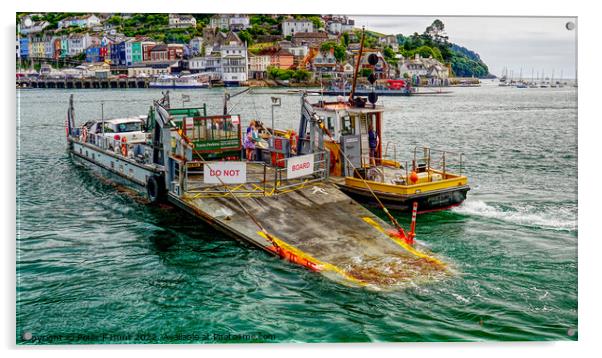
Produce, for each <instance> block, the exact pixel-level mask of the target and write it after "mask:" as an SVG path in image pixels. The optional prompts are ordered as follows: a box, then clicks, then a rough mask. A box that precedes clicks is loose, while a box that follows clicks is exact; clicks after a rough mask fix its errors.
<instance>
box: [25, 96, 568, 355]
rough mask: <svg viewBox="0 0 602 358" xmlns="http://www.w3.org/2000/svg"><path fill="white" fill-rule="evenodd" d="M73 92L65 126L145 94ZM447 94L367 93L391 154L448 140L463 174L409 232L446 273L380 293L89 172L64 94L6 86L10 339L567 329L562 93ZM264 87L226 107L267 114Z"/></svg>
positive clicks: (290, 106) (291, 119)
mask: <svg viewBox="0 0 602 358" xmlns="http://www.w3.org/2000/svg"><path fill="white" fill-rule="evenodd" d="M264 91H266V90H264ZM73 92H75V105H76V117H77V121H78V123H81V121H83V120H84V119H88V118H92V117H100V104H99V101H101V100H104V101H106V102H105V106H104V113H105V115H106V116H107V117H111V116H126V115H136V114H145V113H146V112H147V111H148V108H149V106H150V104H151V100H152V99H157V98H159V97H160V91H155V90H79V91H75V90H74V91H73ZM266 92H270V91H266ZM453 92H454V93H453V94H452V95H449V96H424V97H419V96H416V97H410V98H407V97H402V98H394V97H389V98H383V99H381V103H383V104H384V105H385V106H386V107H387V108H388V110H389V111H388V113H387V117H386V124H385V125H386V127H387V128H388V130H387V132H386V137H385V138H384V141H385V142H386V141H388V140H391V141H394V142H397V143H399V145H398V157H401V156H402V155H401V153H404V156H403V157H404V158H406V159H409V158H410V152H411V150H412V149H413V148H414V146H416V145H429V146H432V147H439V148H442V149H453V150H458V151H462V152H464V153H465V155H466V157H465V160H466V166H465V170H466V172H467V173H468V175H469V179H470V184H471V186H472V190H471V191H470V192H469V194H468V199H467V201H466V202H465V203H464V204H463V205H462V206H460V207H458V208H456V209H453V210H451V211H447V212H440V213H431V214H425V215H422V216H420V217H419V218H418V226H417V237H418V239H419V240H420V241H422V242H423V243H425V244H426V245H428V246H429V247H430V249H431V250H432V251H434V252H435V253H437V254H438V255H440V256H442V257H445V258H446V259H447V260H448V261H451V262H453V264H454V266H455V267H457V269H458V272H459V274H458V275H457V276H455V277H452V278H450V279H448V280H446V281H443V282H437V283H432V284H429V285H424V286H416V287H411V288H408V289H405V290H402V291H396V292H387V293H383V292H372V291H367V290H363V289H357V288H349V287H344V286H341V285H338V284H336V283H334V282H331V281H329V280H328V279H326V278H324V277H323V276H321V275H319V274H315V273H311V272H308V271H307V270H305V269H303V268H300V267H297V266H294V265H292V264H289V263H287V262H284V261H282V260H279V259H278V258H275V257H273V256H270V255H268V254H267V253H264V252H263V251H260V250H258V249H255V248H253V247H251V246H250V245H247V244H244V243H240V242H237V241H234V240H231V239H229V238H227V237H224V236H223V235H221V234H219V233H217V232H215V231H213V230H212V229H211V228H209V227H207V226H204V225H203V224H201V223H199V222H198V221H197V220H195V219H194V218H191V217H188V216H186V215H185V214H183V213H182V212H180V211H179V210H177V209H175V208H172V207H168V206H166V207H149V206H146V205H144V204H143V203H141V202H139V201H138V200H136V198H134V197H132V196H131V195H130V194H128V193H126V192H122V191H119V190H118V189H117V188H115V187H113V186H112V185H110V183H107V182H103V181H100V180H99V179H98V178H97V177H95V176H93V175H92V174H91V173H90V172H88V171H87V170H85V169H82V168H80V167H78V166H76V165H74V163H73V161H72V160H71V159H70V158H69V156H68V155H67V152H66V150H65V138H64V136H65V132H64V121H65V116H66V108H67V102H68V95H69V93H71V91H65V90H23V91H20V92H19V93H18V100H19V103H20V107H19V108H20V122H19V125H18V130H19V131H20V137H19V139H20V140H19V142H18V143H19V145H20V151H19V153H18V168H17V173H18V174H17V175H18V178H17V180H18V189H17V190H18V193H17V200H18V202H17V208H18V224H17V229H18V232H19V235H18V238H17V240H18V242H17V327H16V337H17V342H18V343H32V342H33V343H141V342H149V343H157V342H165V343H190V342H200V343H218V342H221V343H223V342H351V341H353V342H379V341H475V340H575V339H577V337H578V331H577V98H576V97H577V94H576V90H575V89H573V88H563V89H515V88H500V87H497V86H484V87H481V88H457V89H453ZM181 93H186V94H190V95H191V99H192V101H193V104H199V103H200V102H201V94H202V95H203V100H204V101H206V102H207V103H208V105H209V108H210V113H215V112H218V111H220V109H221V106H222V103H221V99H222V93H221V90H218V89H215V90H204V91H202V92H200V91H196V92H194V91H190V90H188V91H176V92H175V93H173V94H172V105H178V104H180V103H181ZM271 95H273V94H270V93H265V94H262V95H253V96H249V95H245V96H239V97H235V98H233V101H232V103H233V104H234V105H235V109H234V113H236V112H238V113H240V114H241V115H242V116H243V118H244V119H245V122H246V120H250V119H252V118H260V119H261V120H263V121H264V122H267V123H269V121H270V113H271V108H270V98H269V97H270V96H271ZM316 99H317V98H316ZM282 102H283V105H282V107H280V108H276V110H275V113H276V125H277V126H278V127H284V126H287V127H289V126H292V125H293V123H296V121H297V119H298V116H299V106H300V102H299V98H298V97H297V96H282ZM375 212H376V211H375ZM399 219H400V221H401V222H402V225H404V226H408V222H409V218H408V217H407V215H402V216H400V217H399ZM24 336H25V337H26V338H30V337H31V339H29V340H25V339H23V337H24Z"/></svg>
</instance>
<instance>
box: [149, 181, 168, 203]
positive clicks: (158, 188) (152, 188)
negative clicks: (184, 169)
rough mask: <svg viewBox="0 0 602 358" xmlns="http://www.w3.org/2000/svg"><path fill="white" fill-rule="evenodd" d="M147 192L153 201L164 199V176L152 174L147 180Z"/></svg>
mask: <svg viewBox="0 0 602 358" xmlns="http://www.w3.org/2000/svg"><path fill="white" fill-rule="evenodd" d="M146 194H147V195H148V200H150V202H151V203H157V202H159V201H162V199H163V196H164V194H165V187H164V181H163V178H162V177H161V176H159V175H151V176H150V177H148V180H147V181H146Z"/></svg>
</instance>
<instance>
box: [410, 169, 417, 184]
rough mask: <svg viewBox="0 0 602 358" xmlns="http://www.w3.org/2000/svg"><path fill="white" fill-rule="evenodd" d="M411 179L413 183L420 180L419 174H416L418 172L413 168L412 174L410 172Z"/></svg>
mask: <svg viewBox="0 0 602 358" xmlns="http://www.w3.org/2000/svg"><path fill="white" fill-rule="evenodd" d="M410 181H411V182H412V184H416V182H417V181H418V174H416V172H415V171H413V170H412V174H410Z"/></svg>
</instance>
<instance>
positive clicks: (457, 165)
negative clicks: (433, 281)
mask: <svg viewBox="0 0 602 358" xmlns="http://www.w3.org/2000/svg"><path fill="white" fill-rule="evenodd" d="M308 106H311V107H308V108H306V110H311V111H312V112H313V114H314V115H316V116H317V117H318V118H319V119H320V121H321V122H322V123H323V126H324V129H325V130H324V137H325V138H324V140H325V147H326V148H327V149H328V150H329V152H330V154H329V155H330V158H329V159H330V160H329V169H330V176H331V180H333V181H334V182H335V183H336V184H337V186H338V187H339V188H340V189H341V190H342V191H343V192H345V193H347V194H348V195H349V196H351V197H353V198H355V199H357V200H358V201H362V202H365V203H368V204H374V205H376V204H378V203H377V202H375V198H374V194H376V196H377V197H378V199H380V200H381V201H382V203H383V204H384V205H385V206H387V207H388V208H390V209H395V210H398V211H411V210H412V208H413V204H414V203H417V204H418V213H419V214H420V213H426V212H431V211H439V210H446V209H449V208H451V207H454V206H457V205H460V204H461V203H462V202H463V201H464V200H465V199H466V194H467V192H468V191H469V190H470V187H469V186H468V179H467V177H466V176H465V175H463V174H462V170H463V154H462V153H454V152H450V151H443V150H437V149H433V148H428V147H423V148H418V147H416V148H414V150H413V153H412V154H413V156H412V159H411V161H409V162H408V161H406V162H403V163H402V162H400V161H399V160H398V158H397V154H398V153H397V148H396V145H395V144H394V143H391V142H388V143H386V144H385V146H384V150H383V143H382V140H379V141H378V144H377V146H376V150H375V153H374V157H373V158H370V149H369V140H370V138H369V137H370V134H369V131H370V130H373V131H374V132H373V133H374V134H375V135H376V136H377V138H379V139H382V138H383V136H382V132H383V129H384V128H383V114H384V108H383V107H382V106H379V105H367V104H365V103H364V102H363V101H361V100H356V101H353V102H348V101H334V102H325V101H320V102H318V103H316V104H308ZM303 125H304V124H303V123H301V126H300V128H299V133H305V131H306V129H305V128H304V127H303ZM327 133H328V134H327ZM300 145H301V146H302V145H303V144H300ZM455 170H457V171H458V172H454V171H455Z"/></svg>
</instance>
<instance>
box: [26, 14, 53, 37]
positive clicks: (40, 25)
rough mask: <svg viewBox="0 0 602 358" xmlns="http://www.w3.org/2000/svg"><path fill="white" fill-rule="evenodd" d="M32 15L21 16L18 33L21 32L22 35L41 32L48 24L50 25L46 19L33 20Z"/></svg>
mask: <svg viewBox="0 0 602 358" xmlns="http://www.w3.org/2000/svg"><path fill="white" fill-rule="evenodd" d="M34 16H35V15H28V16H23V17H22V18H21V21H20V24H19V28H18V32H19V33H21V34H23V35H30V34H35V33H38V32H41V31H42V30H44V29H45V28H46V27H48V25H50V24H49V23H48V21H34V20H33V17H34ZM37 16H40V15H37Z"/></svg>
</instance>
